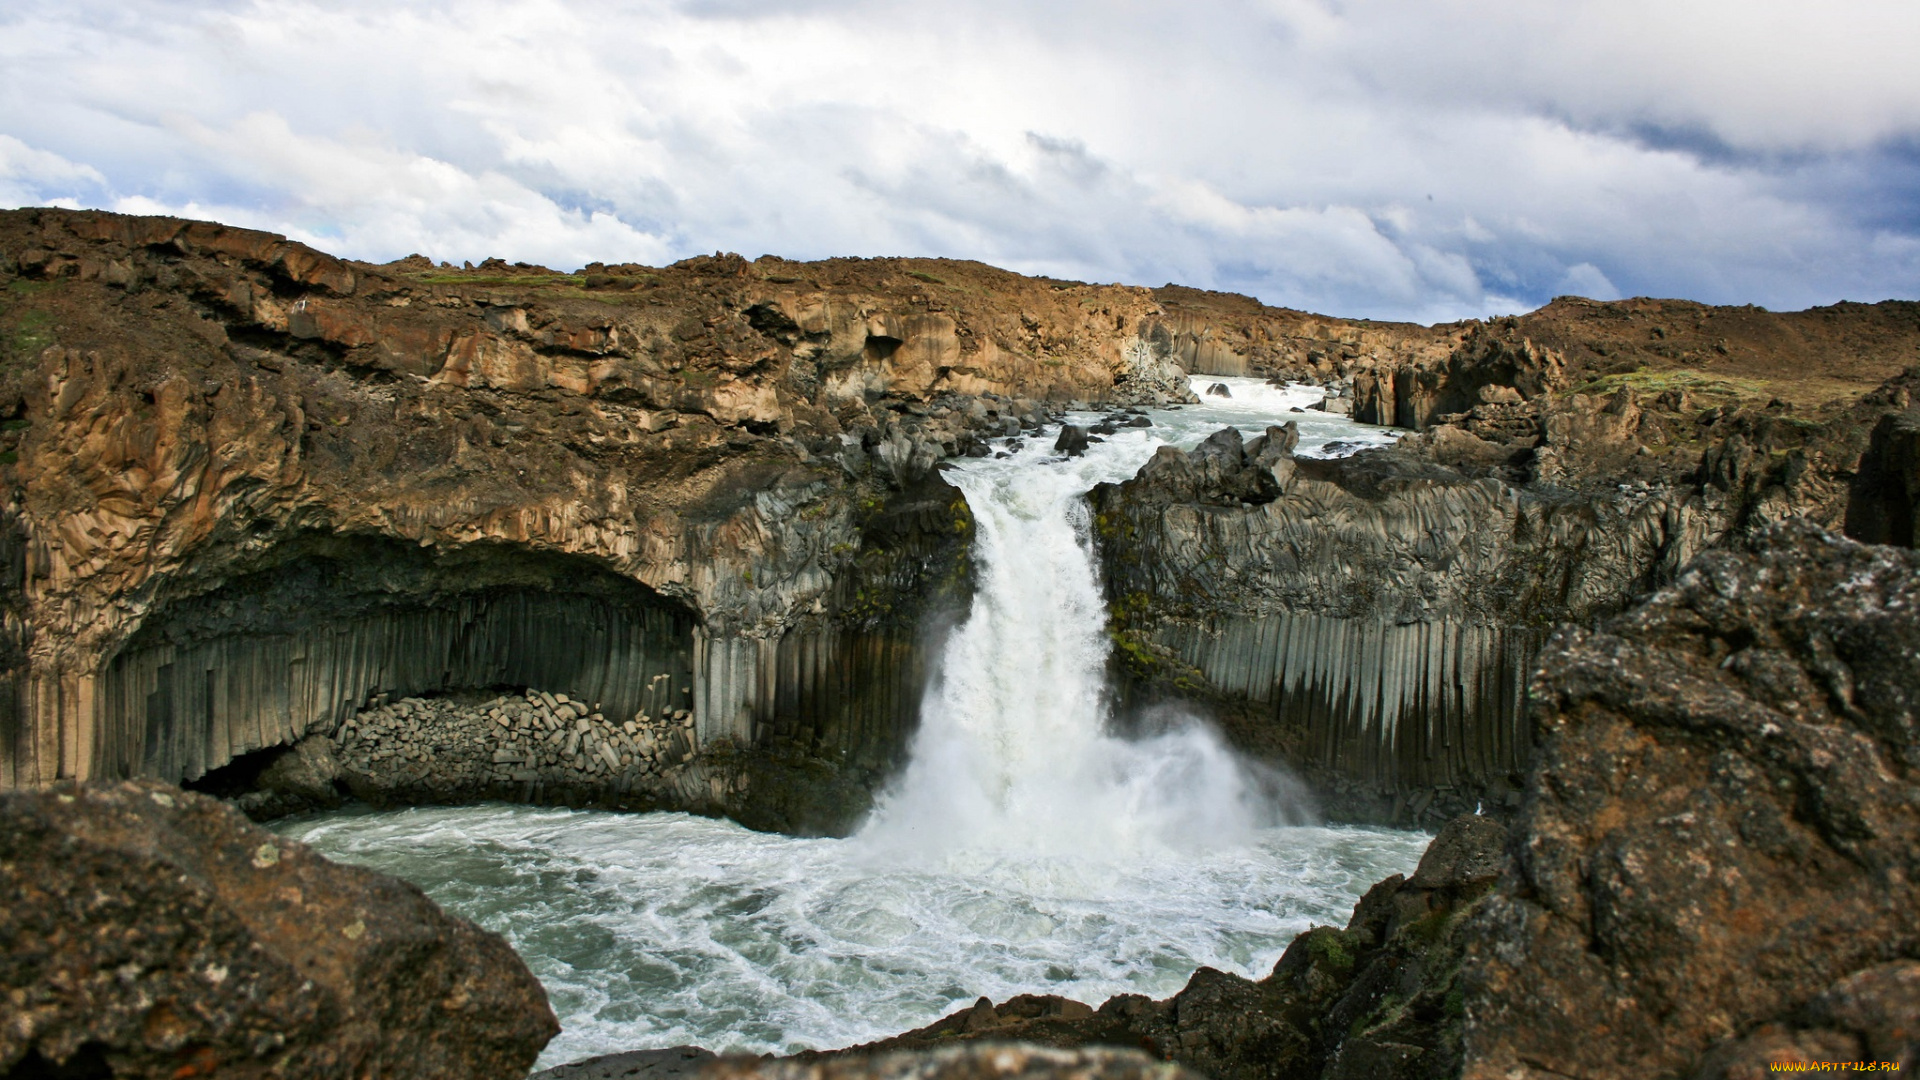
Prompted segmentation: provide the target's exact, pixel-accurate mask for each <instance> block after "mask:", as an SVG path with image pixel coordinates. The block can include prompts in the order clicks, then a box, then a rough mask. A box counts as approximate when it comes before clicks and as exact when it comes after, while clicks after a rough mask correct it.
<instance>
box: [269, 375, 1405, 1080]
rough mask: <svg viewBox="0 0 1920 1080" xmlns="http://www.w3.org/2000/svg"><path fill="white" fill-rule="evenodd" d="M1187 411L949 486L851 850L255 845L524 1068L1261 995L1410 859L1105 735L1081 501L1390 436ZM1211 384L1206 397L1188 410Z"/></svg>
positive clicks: (779, 1046)
mask: <svg viewBox="0 0 1920 1080" xmlns="http://www.w3.org/2000/svg"><path fill="white" fill-rule="evenodd" d="M1194 382H1195V388H1196V390H1199V391H1202V392H1203V398H1202V400H1203V402H1204V404H1202V405H1198V406H1186V407H1184V408H1179V409H1155V410H1148V411H1147V414H1148V415H1149V416H1150V417H1151V419H1152V420H1153V426H1151V427H1145V428H1122V429H1121V430H1120V431H1118V432H1117V433H1115V434H1113V435H1111V436H1109V437H1107V438H1106V439H1105V440H1104V441H1102V442H1100V443H1097V444H1095V445H1093V446H1091V447H1090V448H1089V450H1088V452H1087V453H1086V454H1085V455H1084V456H1082V457H1078V458H1071V459H1069V458H1063V457H1061V456H1059V455H1057V454H1055V453H1054V452H1053V450H1052V445H1053V440H1052V432H1049V433H1048V435H1047V437H1045V438H1038V437H1036V438H1028V439H1024V440H1020V441H1019V442H1018V443H1017V444H1012V445H1009V444H1008V443H1007V442H1006V441H1005V440H1001V441H1000V442H999V443H998V444H997V445H998V446H999V448H1000V449H1001V450H1003V451H1004V452H1005V456H996V457H990V458H981V459H968V460H964V461H958V462H954V463H951V464H950V465H949V466H948V474H949V479H950V480H951V481H952V482H953V483H954V484H956V485H957V486H959V487H960V488H961V490H962V491H963V492H965V494H966V497H967V502H968V504H969V506H970V507H971V508H972V510H973V513H974V518H975V522H976V534H975V547H974V559H975V564H976V566H977V568H978V585H977V589H976V593H975V597H974V602H973V607H972V610H971V612H970V613H969V615H968V617H967V619H966V621H965V622H964V623H963V624H962V625H961V626H960V627H958V628H957V629H956V630H955V631H954V632H953V634H952V635H951V636H950V638H949V639H948V642H947V645H946V651H945V653H944V654H943V656H942V659H941V662H940V665H939V670H938V673H937V675H936V677H935V680H934V683H933V685H932V686H931V687H930V688H929V690H928V695H927V699H926V702H925V706H924V709H923V718H922V723H921V729H920V731H919V732H918V733H917V735H916V737H915V741H914V745H913V751H912V754H911V758H910V762H909V765H908V766H907V768H906V769H905V770H904V772H903V773H902V775H901V776H900V777H899V778H898V779H897V780H896V781H895V783H894V784H893V785H892V787H891V788H890V789H889V790H888V791H887V792H886V793H885V794H884V795H883V797H882V798H881V799H880V801H879V803H878V805H877V806H876V808H875V811H874V813H873V814H872V815H871V817H870V819H869V820H868V822H867V823H866V825H865V826H863V828H862V829H861V830H860V831H859V832H858V833H856V834H855V835H854V836H852V837H849V838H847V839H843V840H822V839H795V838H792V837H785V836H778V835H770V834H764V833H754V832H750V831H748V830H746V829H743V828H740V827H739V826H736V825H734V824H732V823H730V822H724V821H711V820H705V819H700V818H694V817H690V816H687V815H684V814H644V815H632V814H613V813H606V812H599V811H568V810H553V809H543V808H532V807H520V806H505V805H485V806H472V807H457V808H420V809H413V810H404V811H391V812H374V811H370V810H366V809H364V808H359V809H347V810H342V811H338V812H334V813H329V814H324V815H314V816H306V817H301V818H294V819H288V820H286V821H283V822H280V823H278V825H277V827H278V829H279V830H280V831H281V832H282V833H284V834H285V835H288V836H291V837H294V838H297V839H299V840H302V841H305V842H306V843H309V844H311V845H313V846H314V847H315V848H317V849H318V850H320V851H321V852H323V853H324V854H327V855H329V856H331V857H334V858H338V859H341V860H343V861H347V862H353V863H358V864H361V865H366V866H371V867H374V868H376V869H380V870H384V871H387V872H389V873H393V874H396V875H398V876H400V877H403V878H406V879H408V880H410V881H413V882H414V883H416V884H418V885H419V886H420V887H421V888H423V889H425V890H426V891H427V892H428V894H429V895H431V896H432V897H433V898H434V899H435V900H437V901H438V902H440V903H441V904H442V905H444V906H446V907H447V908H448V909H449V910H451V911H454V912H456V913H458V914H461V915H464V916H466V917H468V918H470V919H473V920H474V921H476V922H478V923H479V924H481V925H482V926H485V927H487V928H488V929H491V930H495V931H498V932H499V933H501V934H504V935H505V936H506V937H507V938H508V940H509V941H511V942H512V944H513V946H514V948H515V949H517V950H519V952H520V954H521V956H523V957H524V958H525V959H526V961H527V963H528V965H529V966H530V967H531V968H532V970H533V972H534V974H535V975H537V976H538V977H539V978H540V980H541V981H542V983H544V984H545V986H546V987H547V991H548V994H549V995H550V997H551V999H552V1001H553V1006H554V1010H555V1012H556V1013H557V1014H559V1017H560V1021H561V1025H562V1028H563V1030H562V1033H561V1035H560V1036H559V1037H558V1038H556V1039H555V1040H554V1042H553V1043H552V1044H550V1045H549V1046H548V1048H547V1050H546V1053H545V1054H543V1055H542V1057H541V1066H542V1067H545V1066H549V1065H554V1064H558V1063H561V1062H565V1061H571V1060H576V1059H578V1058H581V1057H586V1056H590V1055H593V1054H599V1053H607V1052H611V1051H616V1050H631V1049H643V1048H649V1047H666V1046H673V1045H679V1044H686V1043H692V1044H697V1045H701V1046H706V1047H709V1048H711V1049H715V1050H722V1051H727V1050H734V1051H747V1052H789V1051H793V1050H799V1049H808V1048H829V1047H837V1046H845V1045H850V1044H853V1043H857V1042H862V1041H866V1040H871V1039H874V1038H878V1037H881V1036H884V1035H888V1034H893V1033H896V1032H899V1031H903V1030H906V1029H908V1028H912V1027H917V1026H920V1025H923V1024H925V1023H927V1022H929V1021H931V1020H933V1019H935V1018H937V1017H939V1016H941V1015H943V1014H945V1013H946V1012H948V1011H951V1009H952V1008H953V1007H955V1006H956V1005H958V1004H962V1003H965V1002H970V1001H972V1000H973V999H974V998H975V997H977V996H979V995H982V994H985V995H987V996H989V997H993V998H995V999H996V1000H998V999H1000V998H1003V997H1006V996H1009V995H1011V994H1015V993H1023V992H1026V993H1058V994H1064V995H1066V996H1069V997H1073V998H1077V999H1079V1000H1082V1001H1086V1002H1089V1003H1092V1004H1098V1003H1099V1002H1101V1001H1103V1000H1104V999H1106V998H1107V997H1109V996H1111V995H1113V994H1118V993H1144V994H1149V995H1152V996H1155V997H1161V996H1165V995H1167V994H1170V993H1173V992H1175V991H1177V990H1178V989H1179V988H1180V987H1181V986H1182V985H1183V984H1184V983H1185V982H1186V979H1187V977H1188V976H1189V975H1191V974H1192V972H1193V970H1194V968H1196V967H1198V966H1200V965H1208V966H1212V967H1216V968H1220V969H1223V970H1227V971H1234V972H1238V973H1240V974H1244V975H1248V976H1252V977H1258V976H1260V975H1263V974H1265V972H1266V971H1267V970H1268V969H1269V968H1271V966H1272V964H1273V962H1274V960H1275V959H1276V958H1278V956H1279V954H1280V952H1281V950H1282V949H1284V948H1285V946H1286V943H1287V942H1288V941H1289V940H1290V939H1291V938H1292V937H1293V936H1294V935H1295V934H1297V933H1299V932H1300V931H1302V930H1304V929H1306V928H1307V927H1308V926H1309V925H1312V924H1315V923H1337V924H1342V925H1344V924H1345V922H1346V919H1347V916H1348V915H1349V913H1350V911H1351V909H1352V906H1353V903H1354V901H1355V900H1357V899H1358V897H1359V895H1360V893H1361V892H1362V891H1364V890H1365V889H1366V887H1367V886H1368V885H1370V884H1372V883H1373V882H1374V881H1376V880H1378V879H1379V878H1382V877H1385V876H1387V875H1388V874H1391V873H1397V872H1410V871H1411V869H1412V867H1413V865H1414V863H1415V862H1417V861H1418V859H1419V855H1420V852H1421V850H1422V849H1423V848H1424V847H1425V844H1426V840H1427V837H1426V836H1425V835H1423V834H1420V833H1413V832H1401V831H1394V830H1386V829H1371V828H1360V827H1348V826H1341V827H1327V826H1322V825H1317V824H1314V823H1313V822H1314V815H1313V809H1312V807H1311V806H1310V805H1308V804H1307V803H1306V802H1305V801H1304V800H1303V799H1302V798H1301V797H1300V796H1299V795H1298V794H1297V793H1296V792H1295V791H1294V790H1293V786H1292V785H1291V783H1290V782H1289V780H1288V779H1287V778H1286V777H1285V776H1284V775H1281V774H1279V773H1277V772H1274V771H1273V770H1270V769H1266V768H1264V767H1261V766H1258V765H1255V764H1253V763H1250V762H1246V761H1244V760H1242V759H1240V758H1239V757H1238V756H1237V755H1235V754H1234V753H1233V752H1232V751H1231V750H1230V749H1229V748H1228V747H1226V746H1225V745H1224V744H1223V743H1222V742H1221V740H1220V739H1219V737H1218V736H1217V735H1216V734H1215V733H1214V731H1213V729H1212V728H1210V727H1209V726H1207V725H1206V724H1205V723H1204V721H1203V719H1202V718H1200V717H1198V716H1187V715H1182V714H1180V713H1179V712H1178V711H1172V712H1167V713H1165V714H1164V715H1162V716H1160V717H1158V722H1157V723H1156V725H1155V727H1154V731H1153V732H1152V733H1151V734H1149V735H1146V736H1144V737H1138V738H1133V739H1125V738H1120V737H1117V736H1115V735H1114V734H1112V733H1111V731H1110V730H1109V727H1110V725H1109V719H1110V717H1109V713H1108V702H1107V695H1106V687H1105V683H1104V671H1105V664H1106V649H1107V639H1106V635H1105V631H1104V624H1105V610H1104V604H1103V599H1102V595H1101V590H1100V581H1099V577H1098V569H1097V562H1096V560H1095V558H1094V551H1093V547H1092V537H1091V530H1090V528H1089V524H1090V523H1089V521H1088V514H1087V509H1086V504H1085V503H1084V501H1083V500H1082V498H1081V496H1082V495H1083V494H1084V493H1085V492H1086V491H1087V490H1089V489H1090V488H1092V487H1093V485H1095V484H1097V483H1100V482H1103V481H1118V480H1124V479H1126V478H1127V477H1130V476H1132V475H1133V473H1134V472H1136V471H1137V470H1138V469H1139V467H1140V466H1141V465H1142V464H1144V463H1145V462H1146V460H1147V459H1148V458H1149V457H1150V456H1152V454H1153V452H1154V450H1155V449H1156V448H1157V447H1159V446H1160V445H1163V444H1167V443H1172V444H1174V445H1178V446H1181V447H1191V446H1193V445H1194V444H1195V443H1197V442H1198V441H1199V440H1200V439H1202V438H1204V437H1205V436H1206V435H1208V434H1211V433H1212V432H1214V431H1217V430H1219V429H1220V428H1221V427H1222V426H1224V425H1227V424H1232V425H1235V426H1237V427H1240V428H1241V429H1242V430H1243V431H1245V432H1246V433H1247V434H1249V435H1252V434H1256V433H1258V432H1259V431H1261V430H1262V429H1264V428H1265V426H1266V425H1268V424H1271V423H1282V422H1285V421H1287V420H1297V421H1299V422H1300V428H1301V441H1300V446H1299V448H1298V450H1297V451H1296V452H1297V453H1299V454H1301V455H1303V456H1311V455H1316V454H1324V453H1329V452H1332V453H1341V452H1348V451H1349V450H1350V449H1351V448H1352V447H1354V446H1355V445H1377V444H1379V443H1382V442H1385V441H1387V440H1388V439H1390V438H1392V437H1393V436H1392V434H1391V433H1388V432H1385V431H1383V430H1381V429H1378V428H1369V427H1364V426H1362V425H1358V424H1354V423H1352V422H1350V421H1348V420H1346V419H1344V418H1341V417H1338V416H1333V415H1330V414H1326V413H1321V412H1317V411H1311V410H1310V411H1307V412H1302V413H1294V412H1291V411H1290V410H1291V409H1294V408H1300V407H1304V406H1305V405H1306V404H1308V403H1310V402H1312V401H1313V400H1315V399H1317V398H1318V396H1319V392H1318V391H1316V390H1311V389H1308V388H1285V389H1282V388H1276V387H1270V386H1266V385H1264V384H1262V383H1260V382H1258V381H1257V380H1252V379H1230V378H1213V377H1196V378H1195V380H1194ZM1214 383H1220V384H1222V385H1225V386H1226V387H1227V388H1228V389H1229V391H1230V393H1231V396H1230V397H1226V398H1221V397H1217V396H1207V395H1205V394H1204V391H1205V390H1206V389H1207V388H1209V387H1211V386H1212V385H1213V384H1214ZM1076 419H1079V420H1082V421H1089V420H1091V419H1093V418H1092V417H1090V416H1089V417H1078V418H1076ZM1342 444H1345V445H1344V446H1343V445H1342Z"/></svg>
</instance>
